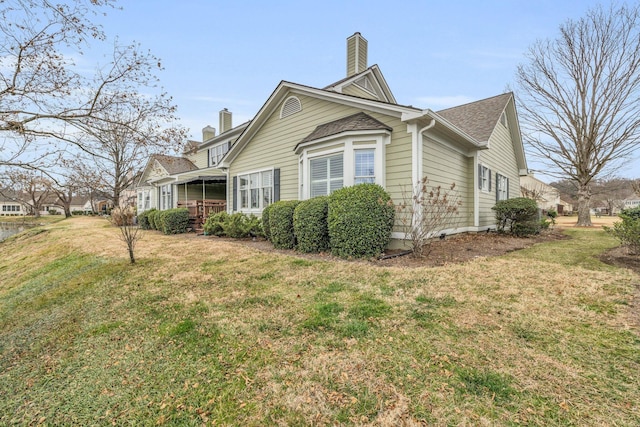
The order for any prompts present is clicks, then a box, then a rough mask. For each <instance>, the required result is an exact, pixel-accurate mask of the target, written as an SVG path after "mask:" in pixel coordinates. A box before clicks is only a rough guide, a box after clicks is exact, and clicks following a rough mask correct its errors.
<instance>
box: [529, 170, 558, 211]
mask: <svg viewBox="0 0 640 427" xmlns="http://www.w3.org/2000/svg"><path fill="white" fill-rule="evenodd" d="M520 193H521V195H522V197H527V198H529V199H533V200H535V201H536V204H537V205H538V208H540V209H542V210H545V211H550V210H553V211H558V206H559V205H562V204H563V202H562V201H561V200H560V191H558V189H557V188H555V187H552V186H551V185H549V184H547V183H545V182H543V181H540V180H539V179H538V178H536V177H535V176H533V175H526V176H521V177H520Z"/></svg>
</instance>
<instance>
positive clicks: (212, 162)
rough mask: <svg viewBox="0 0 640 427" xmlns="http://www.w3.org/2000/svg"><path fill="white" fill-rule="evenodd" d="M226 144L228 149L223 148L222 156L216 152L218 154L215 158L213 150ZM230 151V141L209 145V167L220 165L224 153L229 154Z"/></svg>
mask: <svg viewBox="0 0 640 427" xmlns="http://www.w3.org/2000/svg"><path fill="white" fill-rule="evenodd" d="M225 145H226V150H225V148H222V150H221V154H220V156H218V155H217V154H216V156H215V157H216V159H214V158H213V157H214V156H213V155H212V152H215V151H216V150H217V149H218V148H220V147H223V146H225ZM228 151H229V142H228V141H225V142H221V143H219V144H216V145H212V146H211V147H209V148H208V149H207V155H208V156H209V161H208V164H209V167H213V166H218V165H219V164H220V161H221V160H222V158H223V157H224V155H225V154H227V152H228Z"/></svg>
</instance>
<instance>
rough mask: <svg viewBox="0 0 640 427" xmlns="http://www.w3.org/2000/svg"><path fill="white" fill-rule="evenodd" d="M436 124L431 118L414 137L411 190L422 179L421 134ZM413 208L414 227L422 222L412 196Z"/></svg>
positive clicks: (422, 142) (422, 144)
mask: <svg viewBox="0 0 640 427" xmlns="http://www.w3.org/2000/svg"><path fill="white" fill-rule="evenodd" d="M435 125H436V119H431V122H429V124H428V125H426V126H424V127H423V128H421V129H420V130H418V137H417V138H415V139H414V141H415V146H414V147H413V156H414V161H413V169H414V170H413V176H412V179H413V182H412V183H411V192H412V193H414V192H415V188H416V187H415V186H417V185H420V181H421V180H422V178H423V177H422V174H423V173H424V170H423V162H422V158H423V154H424V137H423V135H422V133H423V132H426V131H428V130H429V129H431V128H432V127H434V126H435ZM413 210H414V212H415V213H416V214H415V215H414V216H413V226H414V227H416V226H418V225H419V224H421V223H422V211H421V209H420V207H419V206H417V202H416V200H415V198H413Z"/></svg>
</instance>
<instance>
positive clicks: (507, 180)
mask: <svg viewBox="0 0 640 427" xmlns="http://www.w3.org/2000/svg"><path fill="white" fill-rule="evenodd" d="M505 181H506V182H507V200H508V199H509V178H507V179H506V180H505Z"/></svg>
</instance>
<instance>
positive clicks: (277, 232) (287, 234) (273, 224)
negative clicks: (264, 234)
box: [269, 200, 300, 249]
mask: <svg viewBox="0 0 640 427" xmlns="http://www.w3.org/2000/svg"><path fill="white" fill-rule="evenodd" d="M299 203H300V202H299V201H297V200H281V201H279V202H275V203H274V204H272V205H271V209H270V210H269V235H270V236H271V243H273V247H275V248H277V249H293V248H294V247H295V246H296V236H295V233H294V231H293V211H294V210H295V208H296V206H298V204H299Z"/></svg>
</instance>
